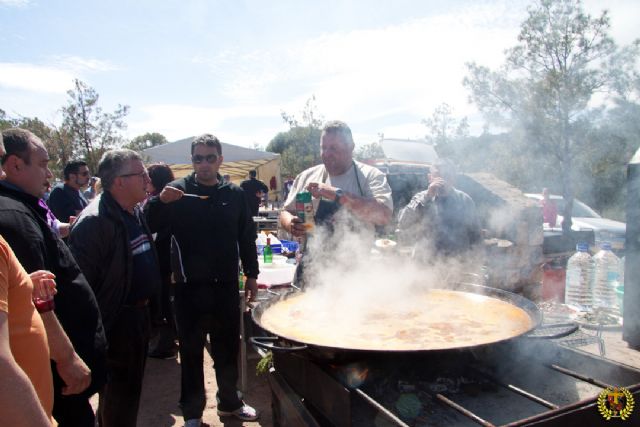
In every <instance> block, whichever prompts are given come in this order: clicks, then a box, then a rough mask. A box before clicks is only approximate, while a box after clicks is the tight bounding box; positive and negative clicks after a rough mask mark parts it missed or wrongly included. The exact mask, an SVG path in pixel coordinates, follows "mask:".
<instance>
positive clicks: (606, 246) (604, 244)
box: [600, 242, 611, 251]
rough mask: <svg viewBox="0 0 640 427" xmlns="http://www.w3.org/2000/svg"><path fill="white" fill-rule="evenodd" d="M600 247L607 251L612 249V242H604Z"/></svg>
mask: <svg viewBox="0 0 640 427" xmlns="http://www.w3.org/2000/svg"><path fill="white" fill-rule="evenodd" d="M600 247H601V248H602V249H604V250H605V251H610V250H611V243H609V242H602V244H601V245H600Z"/></svg>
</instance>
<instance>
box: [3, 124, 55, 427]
mask: <svg viewBox="0 0 640 427" xmlns="http://www.w3.org/2000/svg"><path fill="white" fill-rule="evenodd" d="M2 155H4V144H3V143H2V134H0V156H2ZM2 175H4V172H3V171H2V166H0V177H2ZM32 293H33V284H32V282H31V279H30V278H29V275H28V274H27V272H26V271H25V270H24V268H22V265H20V263H19V262H18V259H17V258H16V256H15V254H14V253H13V251H12V250H11V248H10V247H9V245H8V244H7V242H6V241H5V240H4V238H3V237H2V236H0V378H2V380H1V381H0V413H2V423H3V424H4V423H6V425H10V426H29V427H30V426H50V425H51V410H52V408H53V382H52V377H51V366H50V365H49V346H48V345H47V334H46V332H45V329H44V324H43V323H42V319H41V318H40V315H39V314H38V313H37V312H36V309H35V307H34V305H33V303H32V302H31V296H32Z"/></svg>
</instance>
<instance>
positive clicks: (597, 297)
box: [593, 242, 620, 313]
mask: <svg viewBox="0 0 640 427" xmlns="http://www.w3.org/2000/svg"><path fill="white" fill-rule="evenodd" d="M593 265H594V273H593V305H594V307H598V308H608V309H612V310H614V311H615V312H616V313H617V312H618V310H619V309H618V301H617V297H616V288H617V287H618V278H619V274H620V260H619V259H618V257H617V256H616V254H614V253H613V252H611V244H609V243H606V242H605V243H603V244H602V246H601V249H600V251H599V252H598V253H597V254H595V255H594V256H593Z"/></svg>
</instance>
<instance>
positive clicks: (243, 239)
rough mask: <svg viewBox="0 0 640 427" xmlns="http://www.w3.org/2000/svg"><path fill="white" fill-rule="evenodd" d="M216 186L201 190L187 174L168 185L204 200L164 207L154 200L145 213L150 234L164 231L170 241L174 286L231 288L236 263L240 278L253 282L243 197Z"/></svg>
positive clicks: (254, 262)
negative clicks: (218, 283) (219, 285)
mask: <svg viewBox="0 0 640 427" xmlns="http://www.w3.org/2000/svg"><path fill="white" fill-rule="evenodd" d="M221 180H222V178H221V177H218V184H216V185H215V186H203V185H201V184H199V183H198V182H197V181H196V180H195V177H194V174H191V175H189V176H187V177H185V178H181V179H178V180H176V181H174V182H172V183H170V184H168V185H169V186H171V187H175V188H178V189H180V190H182V191H184V192H185V193H190V194H198V195H204V196H209V198H208V199H206V200H202V199H199V198H195V197H183V198H182V199H180V200H178V201H176V202H174V203H169V204H165V203H162V202H161V201H160V199H159V198H158V196H155V197H152V198H151V199H150V200H149V202H148V203H147V205H146V207H145V212H146V215H147V221H148V222H149V227H150V228H151V230H152V231H153V232H159V231H161V230H168V232H169V233H171V234H172V236H173V237H172V239H171V257H172V270H173V275H174V278H175V280H176V282H178V283H185V282H211V281H214V280H220V281H224V282H237V280H238V257H239V258H240V259H241V260H242V268H243V271H244V274H245V275H247V276H248V277H252V278H256V277H258V258H257V254H256V243H255V239H256V228H255V224H254V223H253V218H252V217H251V214H250V213H249V207H248V206H247V201H246V199H245V197H244V193H243V191H242V189H241V188H240V187H238V186H237V185H235V184H232V183H229V182H222V181H221Z"/></svg>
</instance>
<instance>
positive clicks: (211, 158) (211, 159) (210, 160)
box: [191, 154, 218, 163]
mask: <svg viewBox="0 0 640 427" xmlns="http://www.w3.org/2000/svg"><path fill="white" fill-rule="evenodd" d="M191 160H192V161H193V163H202V162H203V161H205V160H206V161H207V163H215V162H216V161H217V160H218V155H217V154H207V155H206V156H201V155H200V154H196V155H194V156H193V157H191Z"/></svg>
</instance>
